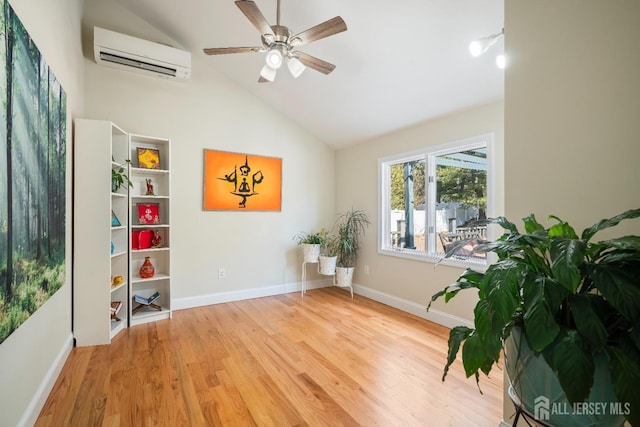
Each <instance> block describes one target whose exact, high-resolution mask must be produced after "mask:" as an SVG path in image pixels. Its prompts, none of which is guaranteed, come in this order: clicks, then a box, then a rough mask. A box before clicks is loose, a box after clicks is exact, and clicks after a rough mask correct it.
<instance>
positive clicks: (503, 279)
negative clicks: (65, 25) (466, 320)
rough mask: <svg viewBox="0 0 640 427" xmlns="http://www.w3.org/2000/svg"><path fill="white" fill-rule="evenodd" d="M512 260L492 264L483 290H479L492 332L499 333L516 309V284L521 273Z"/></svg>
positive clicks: (517, 294)
mask: <svg viewBox="0 0 640 427" xmlns="http://www.w3.org/2000/svg"><path fill="white" fill-rule="evenodd" d="M518 266H519V264H518V263H517V262H516V261H513V260H502V261H499V262H497V263H495V264H492V265H491V266H489V268H488V269H487V272H486V273H485V280H484V283H485V288H484V289H482V290H481V297H482V296H484V297H485V298H486V300H487V303H488V315H489V316H490V319H491V324H492V328H491V329H492V331H493V332H494V333H496V334H497V333H500V332H501V331H502V328H504V325H505V324H506V323H508V322H509V321H510V319H511V317H512V316H513V315H514V313H515V311H516V309H517V308H518V297H519V290H518V283H519V281H520V278H521V276H522V272H521V271H520V270H519V268H518Z"/></svg>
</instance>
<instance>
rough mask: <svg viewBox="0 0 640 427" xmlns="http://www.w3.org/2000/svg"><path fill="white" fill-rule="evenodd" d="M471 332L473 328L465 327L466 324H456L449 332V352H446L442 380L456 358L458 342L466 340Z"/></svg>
mask: <svg viewBox="0 0 640 427" xmlns="http://www.w3.org/2000/svg"><path fill="white" fill-rule="evenodd" d="M471 332H473V329H470V328H467V327H466V326H456V327H455V328H453V329H451V331H450V332H449V352H448V354H447V364H446V365H445V367H444V372H443V374H442V381H444V379H445V377H446V376H447V373H448V372H449V367H450V366H451V364H453V362H454V361H455V360H456V356H457V355H458V350H459V349H460V343H461V342H462V341H464V340H466V339H467V337H468V336H469V334H471Z"/></svg>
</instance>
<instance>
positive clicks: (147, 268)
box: [140, 257, 156, 279]
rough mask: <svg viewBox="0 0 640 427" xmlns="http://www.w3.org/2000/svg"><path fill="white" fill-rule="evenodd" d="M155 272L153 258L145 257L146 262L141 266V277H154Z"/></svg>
mask: <svg viewBox="0 0 640 427" xmlns="http://www.w3.org/2000/svg"><path fill="white" fill-rule="evenodd" d="M155 273H156V269H155V268H154V267H153V264H151V260H150V259H149V257H145V258H144V263H142V267H140V277H142V278H143V279H149V278H150V277H153V275H154V274H155Z"/></svg>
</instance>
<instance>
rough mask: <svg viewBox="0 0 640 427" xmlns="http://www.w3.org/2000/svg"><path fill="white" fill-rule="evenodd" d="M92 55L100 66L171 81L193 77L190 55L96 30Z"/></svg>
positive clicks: (152, 43) (148, 42)
mask: <svg viewBox="0 0 640 427" xmlns="http://www.w3.org/2000/svg"><path fill="white" fill-rule="evenodd" d="M93 54H94V56H95V60H96V62H97V63H98V64H100V65H105V66H107V67H113V68H119V69H122V70H129V71H135V72H140V73H144V74H147V75H155V76H158V77H163V78H168V79H188V78H190V77H191V52H186V51H184V50H180V49H176V48H173V47H170V46H165V45H163V44H159V43H154V42H151V41H147V40H142V39H138V38H135V37H131V36H127V35H125V34H120V33H116V32H113V31H109V30H105V29H104V28H100V27H93Z"/></svg>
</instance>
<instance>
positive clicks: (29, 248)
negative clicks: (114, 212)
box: [0, 0, 67, 344]
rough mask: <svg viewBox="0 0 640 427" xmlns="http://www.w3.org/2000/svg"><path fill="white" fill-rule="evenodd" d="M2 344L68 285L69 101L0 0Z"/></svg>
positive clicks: (44, 62) (11, 13)
mask: <svg viewBox="0 0 640 427" xmlns="http://www.w3.org/2000/svg"><path fill="white" fill-rule="evenodd" d="M0 4H1V6H2V10H1V11H0V32H1V33H2V38H1V39H0V62H1V64H0V143H1V145H0V344H1V343H2V342H3V341H5V339H6V338H7V337H8V336H9V335H10V334H11V333H12V332H13V331H15V330H16V329H17V328H18V326H20V325H21V324H22V323H23V322H24V321H25V320H27V318H28V317H29V316H30V315H31V314H33V313H34V312H35V311H36V310H37V309H38V308H39V307H40V306H42V304H44V303H45V301H47V299H49V297H50V296H51V295H53V294H54V293H55V292H56V291H57V290H58V289H60V288H61V287H62V285H63V284H64V282H65V270H66V267H65V206H66V203H65V188H66V185H65V173H66V155H67V151H66V132H67V131H66V117H67V106H66V95H65V92H64V90H63V89H62V87H61V86H60V84H59V83H58V81H57V80H56V77H55V76H54V75H53V73H52V72H51V70H50V68H49V66H48V65H47V63H46V61H45V60H44V58H43V57H42V55H41V53H40V51H39V50H38V48H37V47H36V45H35V44H34V43H33V40H31V37H30V36H29V34H28V33H27V32H26V30H25V28H24V27H23V25H22V23H21V22H20V20H19V19H18V17H17V16H16V15H15V13H14V11H13V9H12V8H11V6H10V5H9V3H8V2H7V0H0Z"/></svg>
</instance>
